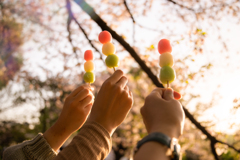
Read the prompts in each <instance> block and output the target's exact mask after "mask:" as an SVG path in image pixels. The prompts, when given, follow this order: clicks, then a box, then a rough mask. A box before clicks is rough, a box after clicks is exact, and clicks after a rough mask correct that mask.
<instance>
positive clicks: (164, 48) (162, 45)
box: [158, 39, 172, 54]
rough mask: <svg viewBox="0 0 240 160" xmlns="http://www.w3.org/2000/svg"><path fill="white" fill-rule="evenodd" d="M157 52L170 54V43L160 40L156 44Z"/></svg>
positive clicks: (166, 40)
mask: <svg viewBox="0 0 240 160" xmlns="http://www.w3.org/2000/svg"><path fill="white" fill-rule="evenodd" d="M158 52H159V53H160V54H163V53H171V52H172V46H171V44H170V41H169V40H168V39H161V40H160V41H159V42H158Z"/></svg>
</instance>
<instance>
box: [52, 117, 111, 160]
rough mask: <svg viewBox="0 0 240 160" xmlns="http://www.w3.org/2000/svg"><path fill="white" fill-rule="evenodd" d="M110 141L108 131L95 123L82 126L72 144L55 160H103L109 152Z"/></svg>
mask: <svg viewBox="0 0 240 160" xmlns="http://www.w3.org/2000/svg"><path fill="white" fill-rule="evenodd" d="M111 147H112V141H111V137H110V134H109V133H108V131H107V130H106V129H105V128H103V127H102V126H101V125H100V124H98V123H96V122H89V123H86V124H84V126H83V127H82V128H81V129H80V131H79V133H78V134H77V136H75V137H74V138H73V140H72V142H71V143H70V144H69V145H68V146H67V147H66V148H64V149H63V150H62V151H61V152H60V153H58V156H57V157H56V158H55V159H57V160H72V159H75V160H77V159H81V160H103V159H105V158H106V157H107V155H108V154H109V152H110V151H111Z"/></svg>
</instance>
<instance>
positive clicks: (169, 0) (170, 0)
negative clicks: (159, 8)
mask: <svg viewBox="0 0 240 160" xmlns="http://www.w3.org/2000/svg"><path fill="white" fill-rule="evenodd" d="M167 1H168V2H171V3H173V4H175V5H178V6H180V7H182V8H185V9H187V10H189V11H193V12H195V10H194V9H192V8H188V7H187V6H184V5H182V4H179V3H177V2H175V1H173V0H167Z"/></svg>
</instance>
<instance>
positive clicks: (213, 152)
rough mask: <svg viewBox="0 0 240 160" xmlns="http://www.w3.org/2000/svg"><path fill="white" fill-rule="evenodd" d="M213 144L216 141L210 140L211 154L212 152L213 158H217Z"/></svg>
mask: <svg viewBox="0 0 240 160" xmlns="http://www.w3.org/2000/svg"><path fill="white" fill-rule="evenodd" d="M215 144H216V141H211V144H210V146H211V150H212V154H213V156H214V158H215V160H219V157H218V155H217V152H216V148H215Z"/></svg>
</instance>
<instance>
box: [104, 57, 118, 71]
mask: <svg viewBox="0 0 240 160" xmlns="http://www.w3.org/2000/svg"><path fill="white" fill-rule="evenodd" d="M105 62H106V65H107V66H108V67H109V68H113V67H118V66H119V58H118V56H117V55H116V54H111V55H108V56H107V58H106V59H105Z"/></svg>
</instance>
